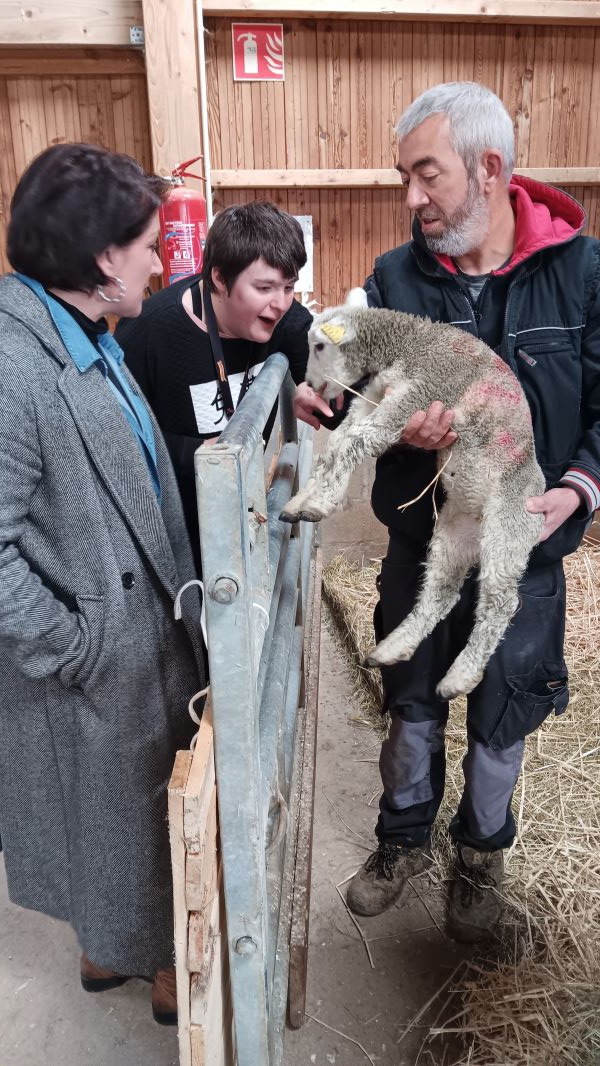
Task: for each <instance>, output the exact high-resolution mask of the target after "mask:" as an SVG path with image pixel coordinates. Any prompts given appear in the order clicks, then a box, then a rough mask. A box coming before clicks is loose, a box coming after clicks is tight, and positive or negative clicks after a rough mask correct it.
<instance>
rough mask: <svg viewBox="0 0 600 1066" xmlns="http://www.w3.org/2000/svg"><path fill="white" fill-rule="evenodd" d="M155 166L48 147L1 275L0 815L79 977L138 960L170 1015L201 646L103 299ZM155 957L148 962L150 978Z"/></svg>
mask: <svg viewBox="0 0 600 1066" xmlns="http://www.w3.org/2000/svg"><path fill="white" fill-rule="evenodd" d="M166 189H167V186H166V183H165V182H164V181H163V180H162V179H160V178H156V177H153V176H149V175H147V174H145V173H144V172H143V171H142V170H141V168H140V167H139V166H138V164H137V163H135V162H134V160H132V159H130V158H128V157H126V156H118V155H114V154H113V153H110V152H107V151H105V150H104V149H101V148H95V147H92V146H89V145H57V146H54V147H52V148H49V149H47V150H46V151H45V152H43V153H42V155H40V156H38V157H37V159H35V160H34V162H33V163H32V164H31V165H30V166H29V168H28V169H27V170H26V172H25V173H24V175H23V177H22V178H21V181H20V182H19V185H18V187H17V190H16V192H15V195H14V198H13V202H12V205H11V222H10V227H9V232H8V255H9V259H10V262H11V265H12V266H13V268H14V270H15V273H13V274H8V275H5V276H4V277H3V278H2V279H1V280H0V829H1V834H2V841H3V845H4V852H5V860H6V871H7V877H8V885H9V893H10V897H11V899H12V900H13V902H15V903H18V904H20V905H21V906H23V907H30V908H33V909H35V910H38V911H43V912H44V913H46V914H49V915H52V916H53V917H55V918H61V919H64V920H66V921H69V922H70V923H71V924H72V926H73V928H74V929H75V931H76V933H77V936H78V938H79V942H80V945H81V948H82V951H83V956H82V960H81V976H82V983H83V985H84V988H86V989H88V990H89V991H100V990H102V989H103V988H109V987H115V985H117V984H121V983H122V982H123V981H124V980H126V979H127V977H128V976H131V975H141V976H145V977H148V978H150V979H154V986H153V1008H154V1013H155V1017H156V1018H157V1020H158V1021H161V1022H166V1023H172V1022H174V1021H175V1020H176V1014H175V1000H174V980H173V977H174V974H173V970H172V961H173V950H172V943H173V915H172V900H171V875H170V864H169V844H168V832H167V819H166V815H167V807H166V789H167V782H168V780H169V776H170V772H171V768H172V765H173V760H174V756H175V752H176V751H177V749H178V748H180V747H186V746H189V742H190V739H191V736H192V733H193V726H192V723H191V721H190V719H189V716H188V714H187V703H188V701H189V699H190V698H191V696H193V695H194V694H195V693H196V692H197V691H198V690H200V689H201V688H202V687H203V686H204V677H205V673H204V653H203V645H202V638H201V632H200V626H199V613H200V604H199V599H198V596H197V593H196V591H195V590H191V591H190V592H187V593H186V594H185V596H184V598H183V605H182V606H183V619H182V621H180V622H175V621H174V617H173V603H174V599H175V597H176V594H177V592H178V590H179V588H180V587H181V586H182V585H183V584H184V583H185V582H186V581H188V580H189V579H190V578H192V577H193V576H194V572H193V562H192V555H191V550H190V545H189V542H188V539H187V534H186V531H185V524H184V521H183V515H182V511H181V504H180V500H179V496H178V492H177V487H176V483H175V480H174V475H173V473H172V470H171V466H170V462H169V459H168V456H167V453H166V450H165V447H164V444H163V441H162V438H161V435H160V432H159V431H158V429H157V427H156V424H155V423H154V422H153V419H152V416H151V414H150V412H149V409H148V408H147V406H146V404H145V401H144V400H143V398H142V395H141V393H140V392H139V390H138V389H137V388H136V385H135V383H134V381H133V378H131V376H130V375H129V373H128V372H127V370H126V368H125V367H124V366H123V365H122V353H121V351H120V349H119V347H118V345H116V343H115V342H114V340H113V338H112V337H111V335H110V333H109V332H108V328H107V324H106V320H105V319H104V317H103V315H104V313H105V312H106V311H107V310H109V311H110V312H111V313H116V314H122V315H127V316H128V317H131V316H135V315H137V314H139V312H140V310H141V306H142V299H143V296H144V292H145V289H146V286H147V283H148V280H149V277H150V276H151V275H158V274H160V272H161V264H160V260H159V259H158V256H157V254H156V240H157V237H158V213H157V209H158V206H159V204H160V202H161V200H163V199H164V197H165V195H166ZM157 973H158V976H157Z"/></svg>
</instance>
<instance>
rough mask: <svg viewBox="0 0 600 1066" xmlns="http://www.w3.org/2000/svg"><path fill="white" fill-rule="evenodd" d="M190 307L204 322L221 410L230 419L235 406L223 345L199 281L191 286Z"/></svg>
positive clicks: (211, 306)
mask: <svg viewBox="0 0 600 1066" xmlns="http://www.w3.org/2000/svg"><path fill="white" fill-rule="evenodd" d="M202 304H204V314H202ZM192 309H193V312H194V314H195V315H196V317H197V318H200V319H202V320H203V321H204V322H206V328H207V330H208V339H209V341H210V350H211V352H212V357H213V363H214V364H215V373H216V375H217V381H218V383H219V392H220V393H221V399H222V401H223V410H224V412H225V415H226V416H227V419H230V418H231V416H232V414H233V412H234V410H235V408H234V406H233V396H232V395H231V388H230V385H229V378H228V376H227V365H226V363H225V356H224V355H223V345H222V344H221V338H220V336H219V330H218V327H217V320H216V318H215V312H214V308H213V305H212V300H211V298H210V293H209V291H208V289H205V290H204V292H203V293H202V295H201V294H200V284H199V283H198V285H193V286H192ZM247 387H248V386H247V385H246V388H247Z"/></svg>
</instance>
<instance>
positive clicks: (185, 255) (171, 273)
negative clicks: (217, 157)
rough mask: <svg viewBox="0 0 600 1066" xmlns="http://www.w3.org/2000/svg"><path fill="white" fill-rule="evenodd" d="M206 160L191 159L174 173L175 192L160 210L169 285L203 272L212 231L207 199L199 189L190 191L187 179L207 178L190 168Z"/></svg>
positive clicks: (163, 249) (165, 266) (162, 254)
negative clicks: (207, 213)
mask: <svg viewBox="0 0 600 1066" xmlns="http://www.w3.org/2000/svg"><path fill="white" fill-rule="evenodd" d="M199 159H202V156H201V155H198V156H196V157H195V159H188V160H187V162H186V163H180V164H179V166H178V167H175V170H174V171H173V172H172V174H171V178H170V180H171V182H172V184H173V189H172V192H170V193H169V197H168V199H167V200H166V202H165V203H164V204H162V205H161V207H160V210H159V219H160V258H161V261H162V265H163V271H164V275H163V276H164V278H165V280H166V281H167V282H168V284H169V285H172V284H173V282H174V281H179V279H180V278H185V277H188V276H189V275H190V274H198V273H199V271H200V270H201V269H202V257H203V253H204V243H205V241H206V234H207V232H208V225H207V220H206V200H205V199H204V197H203V195H202V193H201V192H199V191H198V190H197V189H186V187H185V185H184V182H183V179H184V178H185V177H188V178H200V180H201V181H205V180H206V179H205V178H203V177H202V175H201V174H192V173H191V171H188V170H187V167H189V166H191V165H192V163H197V162H198V160H199Z"/></svg>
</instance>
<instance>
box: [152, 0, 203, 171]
mask: <svg viewBox="0 0 600 1066" xmlns="http://www.w3.org/2000/svg"><path fill="white" fill-rule="evenodd" d="M143 10H144V26H145V38H146V70H147V82H148V103H149V107H150V136H151V140H152V158H153V165H154V169H155V170H156V172H157V173H158V174H170V173H171V171H172V170H173V168H174V167H175V166H177V164H178V163H183V162H184V161H185V160H186V159H191V158H192V157H193V156H197V155H200V153H201V151H202V135H201V129H200V104H199V89H198V64H197V49H196V20H195V9H194V0H143ZM198 165H200V164H198ZM197 172H198V171H197ZM190 184H191V185H193V184H194V183H193V182H191V183H190Z"/></svg>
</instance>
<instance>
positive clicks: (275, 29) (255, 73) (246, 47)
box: [231, 22, 284, 81]
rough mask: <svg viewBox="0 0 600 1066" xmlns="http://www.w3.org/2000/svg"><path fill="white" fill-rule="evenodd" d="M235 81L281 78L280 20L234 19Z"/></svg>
mask: <svg viewBox="0 0 600 1066" xmlns="http://www.w3.org/2000/svg"><path fill="white" fill-rule="evenodd" d="M231 34H232V39H233V80H234V81H283V80H284V71H283V24H282V23H281V22H234V23H233V25H232V27H231Z"/></svg>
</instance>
